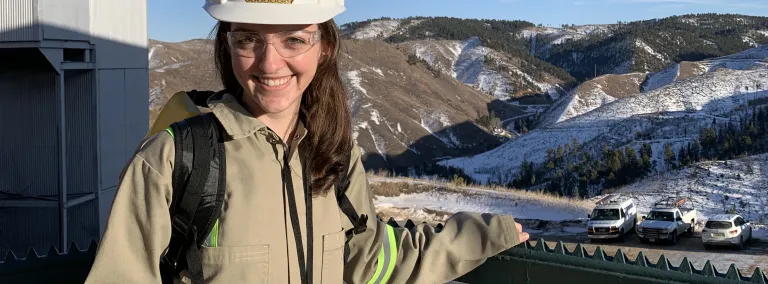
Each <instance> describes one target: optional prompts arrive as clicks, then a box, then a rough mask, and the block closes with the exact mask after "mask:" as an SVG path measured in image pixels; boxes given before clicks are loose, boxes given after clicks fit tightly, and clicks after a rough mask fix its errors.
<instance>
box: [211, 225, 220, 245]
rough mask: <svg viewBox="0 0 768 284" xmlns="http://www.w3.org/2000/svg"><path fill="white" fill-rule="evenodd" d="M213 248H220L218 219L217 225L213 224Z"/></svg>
mask: <svg viewBox="0 0 768 284" xmlns="http://www.w3.org/2000/svg"><path fill="white" fill-rule="evenodd" d="M211 247H219V219H216V224H213V230H211Z"/></svg>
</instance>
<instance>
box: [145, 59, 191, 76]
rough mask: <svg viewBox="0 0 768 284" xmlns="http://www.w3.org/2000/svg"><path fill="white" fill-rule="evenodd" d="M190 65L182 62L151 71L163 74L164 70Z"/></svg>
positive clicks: (187, 62)
mask: <svg viewBox="0 0 768 284" xmlns="http://www.w3.org/2000/svg"><path fill="white" fill-rule="evenodd" d="M190 63H192V61H184V62H179V63H174V64H169V65H165V66H163V67H160V68H157V69H152V71H155V72H160V73H163V72H165V70H168V69H177V68H180V67H182V66H184V65H187V64H190Z"/></svg>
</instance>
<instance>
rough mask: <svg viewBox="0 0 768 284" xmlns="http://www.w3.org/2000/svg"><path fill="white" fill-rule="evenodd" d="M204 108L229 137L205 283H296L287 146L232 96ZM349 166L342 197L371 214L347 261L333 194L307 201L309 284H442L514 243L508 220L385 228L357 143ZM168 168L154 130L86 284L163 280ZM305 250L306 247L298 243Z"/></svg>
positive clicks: (165, 144) (169, 155)
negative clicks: (285, 186)
mask: <svg viewBox="0 0 768 284" xmlns="http://www.w3.org/2000/svg"><path fill="white" fill-rule="evenodd" d="M210 105H211V109H212V111H213V112H214V114H215V115H216V117H217V118H218V119H219V120H220V121H221V123H222V125H223V127H224V129H225V131H226V133H227V134H228V135H229V136H230V138H232V139H231V140H228V141H227V142H226V144H225V149H226V150H225V151H226V154H227V157H226V160H227V189H226V196H225V199H224V205H223V207H222V213H221V217H220V219H219V225H218V228H217V229H218V230H217V232H216V230H214V233H217V234H216V236H211V237H215V238H216V242H215V243H216V244H215V246H214V245H210V246H204V247H203V248H202V249H201V254H202V257H201V259H202V262H203V271H204V275H205V279H206V282H207V283H226V284H231V283H301V282H300V275H299V269H298V266H299V265H298V260H297V259H298V258H297V253H296V245H295V241H294V240H295V239H294V236H293V230H292V229H291V228H292V226H291V220H290V214H289V211H288V206H284V204H287V203H286V202H285V200H286V199H287V198H288V197H287V195H286V194H284V193H283V191H282V181H281V175H280V171H281V168H282V167H283V159H282V157H283V151H285V149H286V147H284V146H283V145H284V144H283V143H282V142H281V140H280V138H278V136H277V135H276V134H275V133H274V132H272V131H271V130H269V129H268V128H267V127H266V126H265V125H264V124H263V123H261V122H260V121H259V120H258V119H256V118H254V117H253V116H251V115H250V114H249V113H248V112H247V111H246V110H245V109H244V108H243V107H242V106H241V105H240V104H239V103H238V102H237V100H236V99H235V98H234V97H233V96H230V95H224V97H223V98H221V100H219V101H212V102H211V103H210ZM305 132H306V131H305V130H304V128H303V127H300V128H299V130H298V131H297V134H296V135H297V136H296V138H298V139H294V146H293V147H291V149H296V148H298V147H297V145H298V143H301V140H302V138H303V137H304V135H305ZM273 145H277V147H273ZM275 151H276V152H277V153H275ZM291 152H294V153H290V168H291V171H292V172H293V175H292V176H293V184H294V188H295V190H296V195H295V199H296V206H297V207H298V213H299V214H298V215H299V220H300V221H299V223H300V224H301V227H300V228H301V234H302V235H303V236H302V237H301V240H303V241H304V242H306V235H304V234H305V233H306V226H305V225H306V224H305V220H306V217H305V206H304V204H305V203H304V194H303V192H304V187H303V182H302V172H301V170H302V167H301V166H300V162H299V158H298V156H299V155H298V153H295V151H293V150H291ZM351 159H352V161H351V164H350V186H349V189H348V191H347V196H348V197H349V199H350V201H351V203H352V204H353V206H354V208H355V209H356V210H357V212H358V213H359V214H366V215H368V216H369V218H368V223H367V226H368V228H367V230H366V231H365V232H364V233H362V234H358V235H355V236H354V237H353V238H352V239H351V241H350V242H349V249H350V255H349V259H348V260H347V261H346V262H345V261H344V259H343V258H344V246H345V235H344V232H345V231H346V230H348V229H350V228H352V227H353V226H352V224H351V222H350V221H349V219H348V218H347V217H346V215H344V214H343V213H342V212H341V210H340V209H339V206H338V204H337V202H336V200H335V199H334V195H333V194H332V193H331V194H328V195H327V196H324V197H315V198H314V199H313V204H312V207H313V209H312V212H313V218H312V220H313V224H314V229H313V236H314V241H313V242H314V243H313V244H314V250H313V254H312V256H313V263H314V268H313V280H314V283H323V284H328V283H333V284H339V283H342V282H346V283H369V281H371V279H372V278H374V277H375V278H377V279H378V280H382V279H383V278H387V277H388V280H389V281H388V282H387V283H445V282H447V281H450V280H453V279H455V278H457V277H459V276H461V275H463V274H465V273H467V272H469V271H470V270H472V269H473V268H475V267H477V266H478V265H480V264H481V263H483V262H484V261H485V259H486V258H487V257H490V256H493V255H495V254H497V253H499V252H501V251H503V250H505V249H507V248H510V247H512V246H514V245H516V244H518V243H519V240H518V239H519V237H518V235H517V232H516V229H515V223H514V219H513V218H512V216H508V215H499V216H496V215H490V214H479V213H458V214H455V215H453V216H452V217H451V218H450V219H448V220H447V221H446V222H445V227H444V229H443V230H442V232H441V233H435V232H434V229H433V228H431V227H429V226H426V225H419V226H417V227H416V228H414V229H412V230H410V231H409V230H406V229H404V228H396V229H393V228H392V227H391V226H388V225H387V224H386V223H384V222H381V221H378V220H377V219H376V217H375V216H376V212H375V211H374V206H373V195H372V194H371V191H370V189H369V187H368V182H367V178H366V174H365V170H364V169H363V165H362V163H361V160H360V150H359V149H358V147H357V146H356V145H355V147H354V150H353V153H352V156H351ZM173 163H174V144H173V138H172V137H171V135H170V134H168V133H166V132H161V133H158V134H155V135H153V136H151V137H149V138H147V139H146V140H145V141H143V142H142V144H141V146H140V147H139V148H138V150H137V152H136V154H135V155H134V156H133V158H132V160H131V161H130V163H128V165H127V166H126V167H125V169H124V171H123V174H122V175H121V181H120V185H119V188H118V190H117V194H116V196H115V200H114V203H113V205H112V210H111V213H110V215H109V219H108V221H107V225H106V231H105V233H104V236H103V238H102V240H101V242H100V246H99V249H98V252H97V256H96V260H95V262H94V265H93V267H92V269H91V271H90V274H89V275H88V279H87V281H86V283H98V284H103V283H160V282H161V281H160V272H159V262H160V258H161V255H162V254H163V252H164V250H165V248H166V246H167V245H168V242H169V240H170V236H171V225H170V217H169V211H168V208H169V204H171V195H172V186H171V184H172V181H171V172H172V169H173ZM212 234H213V233H212ZM211 237H209V238H211ZM303 247H304V249H305V250H306V248H307V246H306V244H304V245H303ZM306 255H307V253H306V251H305V256H306ZM377 271H378V272H377ZM185 282H186V281H185ZM374 282H375V281H371V282H370V283H374ZM375 283H384V282H381V281H379V282H375Z"/></svg>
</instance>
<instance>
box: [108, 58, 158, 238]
mask: <svg viewBox="0 0 768 284" xmlns="http://www.w3.org/2000/svg"><path fill="white" fill-rule="evenodd" d="M144 60H146V56H144ZM147 72H148V71H147V70H146V69H117V70H99V73H98V74H99V75H98V78H99V95H100V96H99V125H100V129H99V136H100V140H101V142H100V145H101V189H102V192H101V197H100V200H99V213H100V215H101V216H100V223H101V224H102V225H103V224H105V222H106V218H107V215H108V214H109V210H110V208H111V206H112V200H113V199H114V195H115V193H116V192H115V191H116V189H117V185H118V182H119V177H120V173H121V172H122V169H123V168H124V167H125V164H126V163H127V162H128V161H129V159H130V158H131V156H132V155H133V153H134V151H135V150H136V148H137V147H138V146H139V143H140V142H141V140H142V139H143V138H144V135H145V134H146V132H147V131H148V125H149V75H148V73H147ZM101 229H102V230H101V231H103V226H102V228H101Z"/></svg>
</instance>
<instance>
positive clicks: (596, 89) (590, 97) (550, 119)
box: [539, 73, 646, 126]
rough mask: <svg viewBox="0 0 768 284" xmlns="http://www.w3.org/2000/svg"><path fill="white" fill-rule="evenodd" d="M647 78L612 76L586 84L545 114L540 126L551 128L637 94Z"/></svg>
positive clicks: (632, 74) (637, 75)
mask: <svg viewBox="0 0 768 284" xmlns="http://www.w3.org/2000/svg"><path fill="white" fill-rule="evenodd" d="M645 78H646V74H643V73H630V74H623V75H613V74H610V75H605V76H600V77H598V78H595V79H592V80H590V81H587V82H584V83H582V84H581V85H579V86H578V87H577V88H576V89H574V90H573V91H571V92H570V93H569V94H568V95H567V96H565V97H563V98H562V99H560V100H558V101H557V102H555V104H554V105H552V107H551V108H550V109H548V110H547V111H546V112H545V113H544V115H543V116H542V120H541V122H540V123H539V125H540V126H550V125H553V124H555V123H558V122H562V121H565V120H568V119H570V118H573V117H576V116H579V115H582V114H584V113H587V112H589V111H592V110H594V109H596V108H599V107H601V106H603V105H605V104H607V103H610V102H613V101H615V100H616V99H619V98H624V97H628V96H630V95H634V94H637V93H639V92H640V85H641V84H642V83H643V80H645Z"/></svg>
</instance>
